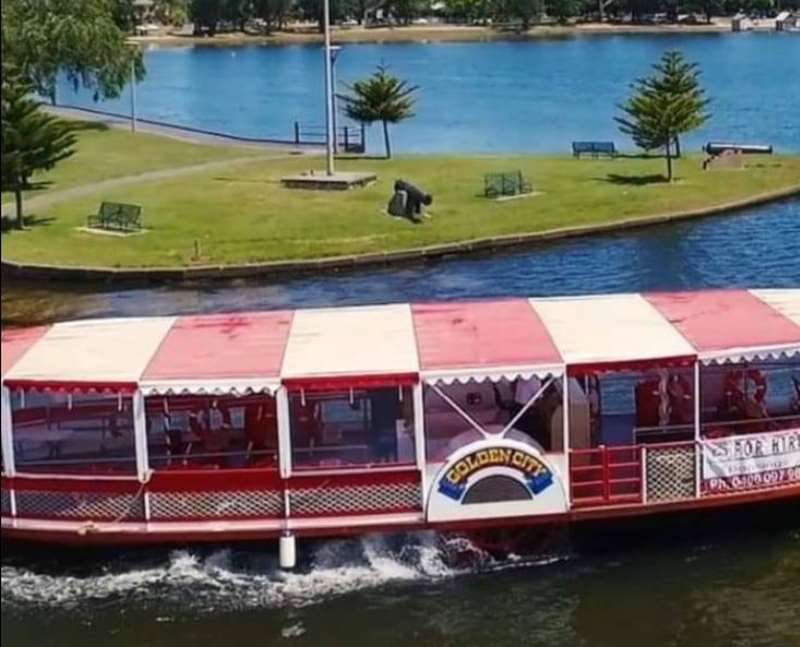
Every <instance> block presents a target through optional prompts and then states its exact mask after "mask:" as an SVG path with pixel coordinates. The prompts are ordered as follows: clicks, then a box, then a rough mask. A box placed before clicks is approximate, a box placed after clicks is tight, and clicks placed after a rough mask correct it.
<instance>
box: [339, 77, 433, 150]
mask: <svg viewBox="0 0 800 647" xmlns="http://www.w3.org/2000/svg"><path fill="white" fill-rule="evenodd" d="M348 87H349V89H350V91H351V94H349V95H340V98H341V100H342V101H344V106H345V113H346V114H347V116H348V117H350V118H351V119H354V120H355V121H361V122H363V123H366V124H371V123H373V122H376V121H380V122H382V123H383V140H384V143H385V145H386V157H387V159H390V158H391V157H392V147H391V144H390V142H389V124H396V123H398V122H399V121H403V120H405V119H410V118H411V117H413V116H414V97H413V94H414V93H415V92H416V91H417V90H418V89H419V88H418V87H417V86H415V85H408V82H407V81H401V80H400V79H398V78H397V77H395V76H392V75H391V74H389V70H388V68H387V67H386V66H385V65H379V66H378V70H377V71H376V72H375V73H374V74H373V75H372V76H370V77H369V78H366V79H364V80H362V81H356V82H355V83H353V85H351V86H348Z"/></svg>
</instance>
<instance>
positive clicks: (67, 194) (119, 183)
mask: <svg viewBox="0 0 800 647" xmlns="http://www.w3.org/2000/svg"><path fill="white" fill-rule="evenodd" d="M288 157H293V156H289V155H256V156H251V157H234V158H233V159H227V160H217V161H214V162H204V163H203V164H193V165H191V166H179V167H177V168H166V169H161V170H160V171H148V172H147V173H139V174H138V175H125V176H123V177H115V178H111V179H109V180H101V181H99V182H90V183H89V184H81V185H80V186H74V187H70V188H69V189H64V190H62V191H51V192H49V193H46V194H44V195H40V196H32V197H29V198H27V199H26V200H25V211H26V212H27V213H33V212H35V211H36V210H38V209H46V208H48V207H51V206H52V205H54V204H56V203H58V202H63V201H64V200H72V199H73V198H82V197H83V196H86V195H91V194H93V193H96V192H99V191H110V190H112V189H118V188H120V187H126V186H130V185H132V184H139V183H140V182H150V181H152V180H169V179H172V178H176V177H183V176H185V175H192V174H193V173H198V172H200V171H213V170H215V169H221V168H227V167H229V166H234V165H236V164H244V163H246V162H261V161H264V160H280V159H286V158H288ZM14 208H15V207H14V203H13V202H9V203H5V204H3V205H2V216H3V218H13V217H15V215H16V214H15V211H14Z"/></svg>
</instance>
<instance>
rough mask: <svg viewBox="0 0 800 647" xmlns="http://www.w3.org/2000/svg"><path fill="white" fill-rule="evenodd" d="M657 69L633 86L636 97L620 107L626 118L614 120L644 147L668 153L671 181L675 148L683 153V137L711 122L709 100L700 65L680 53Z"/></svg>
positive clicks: (666, 56)
mask: <svg viewBox="0 0 800 647" xmlns="http://www.w3.org/2000/svg"><path fill="white" fill-rule="evenodd" d="M653 68H654V70H655V72H654V74H652V75H651V76H649V77H647V78H644V79H639V80H637V81H636V82H635V83H634V84H633V85H632V89H633V94H632V96H631V97H630V98H629V99H628V101H627V102H626V103H625V104H624V105H622V106H620V109H621V110H622V111H623V113H624V115H623V116H620V117H615V118H614V119H615V121H616V122H617V123H618V124H619V129H620V131H622V132H623V133H625V134H626V135H630V136H631V138H632V139H633V141H634V143H635V144H636V145H637V146H639V147H640V148H643V149H644V150H647V151H651V150H656V149H660V148H661V149H663V150H664V156H665V158H666V161H667V179H668V180H669V181H670V182H671V181H672V178H673V172H672V159H673V157H675V156H676V155H675V154H674V151H673V146H676V147H678V154H679V152H680V148H679V147H680V136H681V135H682V134H684V133H687V132H691V131H692V130H695V129H697V128H699V127H700V126H702V125H703V124H704V123H706V121H708V119H709V114H708V113H707V112H706V106H707V105H708V102H709V101H708V99H706V98H705V94H704V91H703V89H702V88H701V87H700V84H699V81H698V76H699V71H698V68H697V65H696V64H694V63H687V62H686V61H685V60H684V58H683V55H682V54H681V53H680V52H675V51H670V52H666V53H665V54H664V55H663V56H662V58H661V61H660V62H659V63H657V64H656V65H654V66H653Z"/></svg>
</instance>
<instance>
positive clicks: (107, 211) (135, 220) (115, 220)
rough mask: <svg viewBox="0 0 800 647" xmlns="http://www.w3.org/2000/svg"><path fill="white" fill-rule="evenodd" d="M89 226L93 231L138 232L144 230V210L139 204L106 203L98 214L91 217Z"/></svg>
mask: <svg viewBox="0 0 800 647" xmlns="http://www.w3.org/2000/svg"><path fill="white" fill-rule="evenodd" d="M87 224H88V226H89V227H91V228H93V229H110V230H117V231H137V230H139V229H141V228H142V208H141V207H140V206H139V205H138V204H124V203H121V202H105V201H104V202H102V203H100V209H99V210H98V211H97V213H96V214H93V215H91V216H89V218H88V222H87Z"/></svg>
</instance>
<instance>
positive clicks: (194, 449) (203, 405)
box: [145, 395, 278, 469]
mask: <svg viewBox="0 0 800 647" xmlns="http://www.w3.org/2000/svg"><path fill="white" fill-rule="evenodd" d="M145 406H146V410H147V442H148V455H149V460H150V465H151V467H153V468H154V469H182V468H187V469H225V468H246V467H259V468H266V467H277V465H278V423H277V414H276V408H275V398H273V397H272V396H269V395H249V396H242V397H235V396H225V397H207V396H193V395H192V396H189V395H187V396H169V397H161V396H155V397H149V398H147V399H146V403H145Z"/></svg>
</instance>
